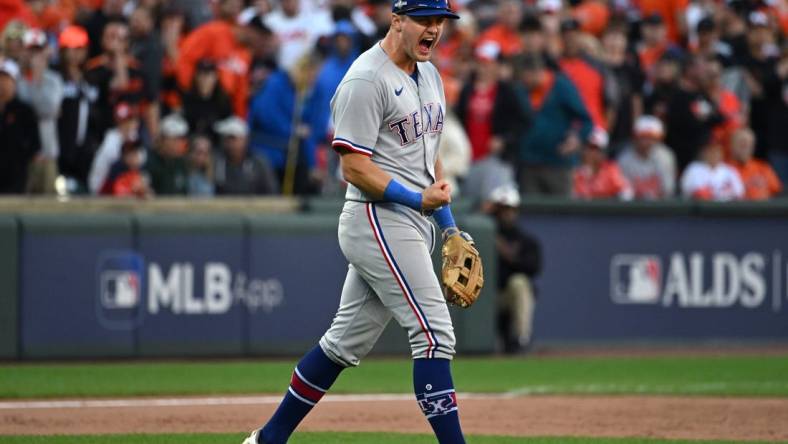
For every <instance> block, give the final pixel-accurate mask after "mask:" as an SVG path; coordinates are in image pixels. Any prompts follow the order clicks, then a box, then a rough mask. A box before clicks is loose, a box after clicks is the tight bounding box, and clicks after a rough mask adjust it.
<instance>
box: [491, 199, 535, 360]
mask: <svg viewBox="0 0 788 444" xmlns="http://www.w3.org/2000/svg"><path fill="white" fill-rule="evenodd" d="M519 207H520V193H519V192H518V191H517V188H515V186H514V185H502V186H499V187H497V188H495V189H494V190H493V191H492V192H491V193H490V195H489V196H488V197H487V199H486V201H485V203H484V204H483V206H482V210H483V211H485V212H487V213H488V214H490V215H492V216H493V217H494V218H495V222H496V236H495V249H496V251H497V253H498V294H499V310H498V333H499V335H500V337H501V340H502V342H503V348H504V352H506V353H522V352H524V351H525V350H527V348H528V347H529V346H530V344H531V330H532V328H531V327H532V323H533V311H534V303H535V300H536V291H535V288H534V285H533V279H534V278H535V277H536V276H537V275H539V273H540V272H541V271H542V246H541V244H540V243H539V241H538V240H537V239H536V238H535V237H533V236H532V235H531V234H529V233H527V232H525V231H523V230H522V229H521V228H520V227H519V226H518V221H519Z"/></svg>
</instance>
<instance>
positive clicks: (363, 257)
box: [320, 45, 455, 366]
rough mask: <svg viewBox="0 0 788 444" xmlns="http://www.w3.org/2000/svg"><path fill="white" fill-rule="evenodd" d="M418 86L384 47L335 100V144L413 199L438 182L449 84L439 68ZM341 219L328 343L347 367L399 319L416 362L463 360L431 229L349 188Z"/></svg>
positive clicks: (427, 67)
mask: <svg viewBox="0 0 788 444" xmlns="http://www.w3.org/2000/svg"><path fill="white" fill-rule="evenodd" d="M417 67H418V76H417V80H414V78H413V77H411V76H409V75H408V74H407V73H405V72H404V71H402V70H401V69H400V68H398V67H397V66H396V65H394V63H393V62H392V61H391V60H390V59H389V57H388V55H387V54H386V53H385V52H384V51H383V49H382V48H381V46H380V45H374V46H373V47H372V48H371V49H369V50H368V51H366V52H365V53H363V54H362V55H361V56H359V58H358V59H357V60H356V61H355V62H354V63H353V65H352V66H351V67H350V70H349V71H348V72H347V74H346V75H345V77H344V78H343V80H342V82H341V83H340V85H339V87H338V88H337V92H336V94H335V95H334V97H333V98H332V100H331V109H332V115H333V119H334V125H335V132H334V134H335V137H334V141H333V146H334V148H335V149H339V148H342V149H346V150H349V151H352V152H356V153H360V154H363V155H366V156H370V157H371V159H372V162H374V163H375V164H376V165H377V166H379V167H380V168H381V169H382V170H383V171H386V172H387V173H388V174H390V175H391V176H392V177H393V178H394V179H396V180H397V181H399V182H400V183H402V184H403V185H404V186H406V187H408V188H410V189H411V190H414V191H421V190H423V189H424V188H426V187H428V186H429V185H431V184H433V183H434V182H435V162H436V160H437V156H438V143H439V141H440V134H441V131H442V129H443V118H444V110H445V98H444V94H443V84H442V82H441V79H440V77H439V75H438V72H437V70H436V69H435V67H434V66H433V65H432V64H431V63H418V64H417ZM346 199H347V202H345V206H344V208H343V209H342V214H341V215H340V218H339V245H340V247H341V248H342V252H343V254H344V255H345V257H346V258H347V260H348V262H349V263H350V265H349V269H348V274H347V277H346V279H345V285H344V287H343V289H342V296H341V299H340V303H339V309H338V310H337V314H336V316H335V317H334V321H333V323H332V324H331V327H330V328H329V330H328V331H327V332H326V333H325V334H324V335H323V337H322V338H321V339H320V345H321V347H322V349H323V351H324V352H325V353H326V355H327V356H329V357H330V358H331V359H332V360H334V361H336V362H337V363H339V364H341V365H344V366H352V365H358V363H359V362H360V360H361V359H362V358H363V357H364V356H365V355H366V354H367V353H368V352H369V351H370V350H371V349H372V347H373V346H374V345H375V342H376V341H377V339H378V337H379V336H380V334H381V333H382V332H383V329H384V328H385V327H386V325H387V324H388V322H389V320H390V319H391V318H392V317H393V318H394V319H396V320H397V322H398V323H399V324H400V325H401V326H402V327H403V328H405V329H406V330H407V332H408V338H409V340H410V344H411V351H412V355H413V357H414V358H434V357H439V358H446V359H451V358H452V356H453V355H454V343H455V339H454V330H453V327H452V324H451V318H450V316H449V311H448V308H447V306H446V301H445V299H444V297H443V293H442V290H441V287H440V283H439V282H438V279H437V277H436V276H435V273H434V271H433V268H432V260H431V257H430V252H431V251H432V249H433V248H434V246H435V232H434V229H433V225H432V223H430V221H429V220H428V219H427V218H426V217H424V216H423V215H421V214H420V213H419V212H418V211H415V210H413V209H410V208H408V207H406V206H404V205H400V204H397V203H391V202H375V199H373V198H372V197H371V196H367V195H365V194H364V193H363V192H362V191H361V190H359V189H358V188H356V187H354V186H353V185H348V191H347V194H346Z"/></svg>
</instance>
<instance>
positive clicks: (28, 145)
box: [0, 58, 41, 194]
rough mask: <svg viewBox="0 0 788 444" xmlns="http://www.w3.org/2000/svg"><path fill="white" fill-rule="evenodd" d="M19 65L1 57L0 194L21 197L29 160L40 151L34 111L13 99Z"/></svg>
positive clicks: (14, 97)
mask: <svg viewBox="0 0 788 444" xmlns="http://www.w3.org/2000/svg"><path fill="white" fill-rule="evenodd" d="M18 78H19V66H18V65H17V64H16V63H15V62H14V61H13V60H11V59H2V58H0V141H3V142H2V143H0V194H21V193H24V192H25V187H26V185H27V175H28V168H29V166H30V161H31V160H32V159H33V158H34V157H35V155H36V154H37V153H38V151H39V150H40V149H41V146H40V145H41V143H40V141H39V138H38V118H37V117H36V114H35V111H33V109H32V108H31V107H30V106H28V105H26V104H25V103H23V102H21V101H20V100H19V99H18V98H17V96H16V81H17V79H18Z"/></svg>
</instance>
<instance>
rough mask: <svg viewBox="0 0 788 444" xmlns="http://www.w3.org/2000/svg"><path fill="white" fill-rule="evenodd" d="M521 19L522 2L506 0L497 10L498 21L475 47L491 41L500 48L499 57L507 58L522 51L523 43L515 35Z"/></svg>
mask: <svg viewBox="0 0 788 444" xmlns="http://www.w3.org/2000/svg"><path fill="white" fill-rule="evenodd" d="M522 18H523V7H522V2H520V1H517V0H507V1H506V2H505V3H503V4H502V5H501V6H500V7H499V8H498V20H497V21H496V22H495V24H494V25H492V26H490V27H489V28H487V30H486V31H484V32H483V33H482V34H481V35H480V36H479V40H478V42H477V45H483V44H484V43H485V42H488V41H493V42H495V43H497V44H498V46H499V47H500V48H501V55H502V56H503V57H504V58H509V57H512V56H515V55H518V54H520V53H521V52H522V50H523V42H522V40H520V35H519V34H518V33H517V31H518V28H519V27H520V21H521V20H522Z"/></svg>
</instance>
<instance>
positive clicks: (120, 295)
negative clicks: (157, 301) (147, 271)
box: [101, 270, 141, 309]
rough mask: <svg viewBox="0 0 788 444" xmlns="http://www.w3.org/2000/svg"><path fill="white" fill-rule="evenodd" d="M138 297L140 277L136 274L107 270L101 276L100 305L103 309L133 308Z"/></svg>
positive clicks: (139, 293) (137, 302) (136, 303)
mask: <svg viewBox="0 0 788 444" xmlns="http://www.w3.org/2000/svg"><path fill="white" fill-rule="evenodd" d="M140 297H141V288H140V276H139V274H138V273H137V272H135V271H128V270H125V271H118V270H109V271H104V272H103V273H102V274H101V305H102V306H103V307H104V308H108V309H129V308H135V307H136V306H137V305H138V304H139V302H140Z"/></svg>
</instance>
